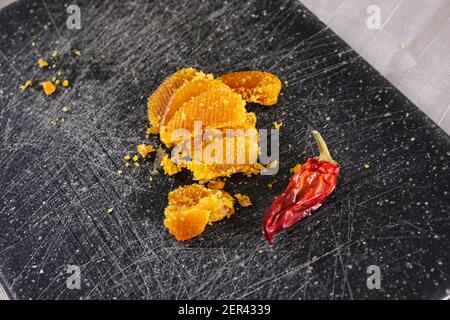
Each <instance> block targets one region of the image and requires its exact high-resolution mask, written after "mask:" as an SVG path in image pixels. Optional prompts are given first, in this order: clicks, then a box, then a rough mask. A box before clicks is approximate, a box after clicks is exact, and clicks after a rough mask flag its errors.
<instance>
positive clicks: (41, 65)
mask: <svg viewBox="0 0 450 320" xmlns="http://www.w3.org/2000/svg"><path fill="white" fill-rule="evenodd" d="M37 63H38V66H39V68H41V69H42V68H47V67H48V62H47V61H45V60H44V59H39V60H38V62H37Z"/></svg>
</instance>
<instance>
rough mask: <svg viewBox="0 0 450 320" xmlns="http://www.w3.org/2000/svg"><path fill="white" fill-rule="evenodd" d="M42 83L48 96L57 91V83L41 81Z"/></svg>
mask: <svg viewBox="0 0 450 320" xmlns="http://www.w3.org/2000/svg"><path fill="white" fill-rule="evenodd" d="M40 85H41V86H42V88H43V89H44V92H45V94H46V95H47V96H49V95H51V94H52V93H53V92H55V91H56V87H55V85H54V84H53V83H52V82H51V81H45V82H41V83H40Z"/></svg>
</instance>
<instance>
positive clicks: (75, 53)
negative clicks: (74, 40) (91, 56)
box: [73, 50, 81, 57]
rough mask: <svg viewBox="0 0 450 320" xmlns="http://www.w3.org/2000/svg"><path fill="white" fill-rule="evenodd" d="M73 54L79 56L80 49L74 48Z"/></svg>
mask: <svg viewBox="0 0 450 320" xmlns="http://www.w3.org/2000/svg"><path fill="white" fill-rule="evenodd" d="M73 54H74V55H75V56H76V57H81V51H80V50H75V51H74V52H73Z"/></svg>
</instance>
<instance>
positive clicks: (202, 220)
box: [164, 184, 234, 240]
mask: <svg viewBox="0 0 450 320" xmlns="http://www.w3.org/2000/svg"><path fill="white" fill-rule="evenodd" d="M168 198H169V205H168V206H167V208H166V209H165V211H164V215H165V220H164V225H165V226H166V228H168V229H169V231H170V233H172V234H173V235H174V236H175V238H176V239H177V240H188V239H191V238H193V237H196V236H198V235H199V234H201V233H202V232H203V231H204V229H205V227H206V225H207V224H208V223H212V222H215V221H219V220H221V219H223V218H225V217H230V216H231V215H232V214H233V213H234V208H233V204H234V199H233V197H231V195H229V194H228V193H227V192H225V191H222V190H211V189H207V188H206V187H205V186H203V185H200V184H192V185H188V186H183V187H179V188H177V189H175V190H173V191H171V192H169V197H168Z"/></svg>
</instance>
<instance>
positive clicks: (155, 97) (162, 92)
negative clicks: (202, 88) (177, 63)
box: [147, 68, 206, 128]
mask: <svg viewBox="0 0 450 320" xmlns="http://www.w3.org/2000/svg"><path fill="white" fill-rule="evenodd" d="M202 75H204V74H203V73H201V72H199V71H197V70H195V69H194V68H184V69H181V70H178V71H177V72H175V73H172V74H171V75H170V76H168V77H167V78H166V79H165V80H164V81H163V83H162V84H161V85H160V86H159V87H158V88H157V89H156V90H155V91H154V92H153V93H152V94H151V95H150V97H149V98H148V102H147V116H148V120H149V121H150V123H151V124H152V126H153V127H155V128H159V123H160V121H161V117H162V115H163V114H164V112H165V110H166V107H167V104H168V103H169V100H170V98H171V97H172V95H173V94H174V92H175V91H176V90H178V89H179V88H180V87H181V86H182V85H183V84H185V83H186V82H188V81H191V80H192V79H194V78H195V77H202ZM204 76H206V75H204Z"/></svg>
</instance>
